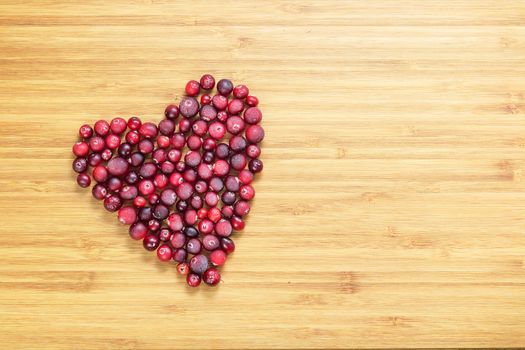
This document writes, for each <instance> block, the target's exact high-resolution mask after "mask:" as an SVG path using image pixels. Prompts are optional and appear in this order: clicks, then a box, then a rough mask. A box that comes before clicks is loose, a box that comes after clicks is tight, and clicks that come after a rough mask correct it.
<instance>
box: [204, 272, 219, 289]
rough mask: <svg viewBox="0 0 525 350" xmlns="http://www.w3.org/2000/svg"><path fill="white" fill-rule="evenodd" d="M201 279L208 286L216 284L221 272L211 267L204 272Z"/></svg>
mask: <svg viewBox="0 0 525 350" xmlns="http://www.w3.org/2000/svg"><path fill="white" fill-rule="evenodd" d="M202 280H203V281H204V283H206V284H207V285H209V286H216V285H217V284H218V283H219V282H220V280H221V274H220V273H219V271H217V269H214V268H211V269H208V270H206V271H205V272H204V274H203V275H202Z"/></svg>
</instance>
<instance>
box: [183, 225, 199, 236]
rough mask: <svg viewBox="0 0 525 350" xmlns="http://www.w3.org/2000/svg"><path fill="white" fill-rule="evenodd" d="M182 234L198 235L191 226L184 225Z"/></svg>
mask: <svg viewBox="0 0 525 350" xmlns="http://www.w3.org/2000/svg"><path fill="white" fill-rule="evenodd" d="M184 234H185V235H186V236H188V237H197V236H198V235H199V231H197V229H196V228H195V227H193V226H186V227H185V228H184Z"/></svg>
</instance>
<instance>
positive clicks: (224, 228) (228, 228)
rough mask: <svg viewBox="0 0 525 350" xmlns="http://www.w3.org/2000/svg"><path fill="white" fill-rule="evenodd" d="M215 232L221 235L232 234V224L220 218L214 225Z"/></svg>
mask: <svg viewBox="0 0 525 350" xmlns="http://www.w3.org/2000/svg"><path fill="white" fill-rule="evenodd" d="M215 232H216V233H217V235H219V236H221V237H228V236H229V235H231V234H232V225H231V224H230V222H229V221H228V220H224V219H221V220H219V222H218V223H217V224H216V225H215Z"/></svg>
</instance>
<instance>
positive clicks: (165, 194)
mask: <svg viewBox="0 0 525 350" xmlns="http://www.w3.org/2000/svg"><path fill="white" fill-rule="evenodd" d="M160 201H161V202H162V203H163V204H164V205H166V206H168V207H171V206H172V205H174V204H175V202H176V201H177V194H176V193H175V191H174V190H173V189H171V188H168V189H165V190H164V191H162V192H161V193H160Z"/></svg>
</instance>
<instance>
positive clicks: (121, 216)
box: [118, 206, 137, 225]
mask: <svg viewBox="0 0 525 350" xmlns="http://www.w3.org/2000/svg"><path fill="white" fill-rule="evenodd" d="M118 220H119V221H120V222H121V223H123V224H126V225H131V224H132V223H134V222H135V221H136V220H137V211H136V210H135V208H133V207H130V206H126V207H122V208H120V210H119V211H118Z"/></svg>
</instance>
